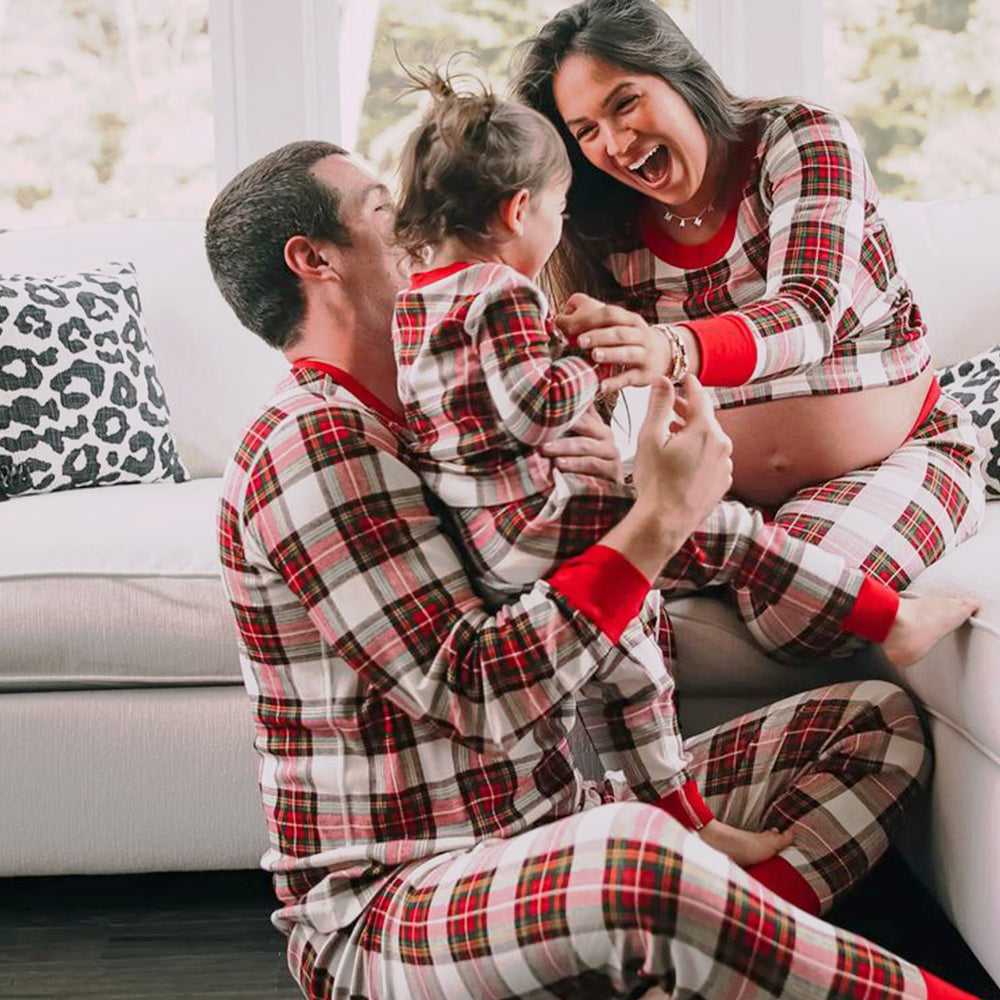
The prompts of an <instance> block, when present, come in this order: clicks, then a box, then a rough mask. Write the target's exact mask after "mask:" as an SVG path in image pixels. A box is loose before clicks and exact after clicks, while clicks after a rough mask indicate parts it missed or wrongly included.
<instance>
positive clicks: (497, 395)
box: [393, 264, 598, 507]
mask: <svg viewBox="0 0 1000 1000" xmlns="http://www.w3.org/2000/svg"><path fill="white" fill-rule="evenodd" d="M438 274H440V275H442V276H439V277H437V279H436V280H418V281H415V282H414V283H413V286H412V287H411V288H409V289H407V290H405V291H403V292H400V294H399V295H398V296H397V298H396V309H395V315H394V317H393V345H394V348H395V352H396V364H397V367H398V370H399V379H398V382H399V384H398V389H399V398H400V400H401V401H402V403H403V415H404V417H405V420H406V425H407V427H408V428H409V429H410V431H411V432H412V441H411V442H410V448H411V450H412V451H413V453H414V454H415V455H417V456H418V458H419V459H420V460H421V461H420V463H419V470H420V474H421V476H422V477H423V479H424V480H425V482H426V483H427V485H428V486H429V487H430V488H431V489H432V490H433V491H434V493H436V494H437V495H438V496H439V497H441V498H442V500H444V502H445V503H447V504H448V505H449V506H451V507H491V506H494V505H496V504H503V503H509V502H510V501H512V500H519V499H521V498H523V497H525V496H528V495H530V494H534V493H546V492H548V491H549V489H551V487H552V480H551V476H550V466H551V463H550V462H548V461H546V460H545V459H544V458H542V457H541V456H540V455H539V454H538V453H537V451H536V448H537V446H538V445H540V444H542V443H543V442H545V441H548V440H551V439H553V438H558V437H561V436H562V435H563V434H564V433H565V432H566V431H567V430H568V429H569V428H570V427H572V426H573V424H574V423H576V421H577V420H578V419H579V418H580V417H581V416H582V415H583V413H584V411H585V410H586V409H587V407H588V406H590V404H591V403H592V402H593V401H594V397H595V395H596V394H597V388H598V377H597V372H596V369H595V368H594V366H593V365H592V364H591V363H590V362H589V361H587V360H585V359H584V358H583V357H580V356H578V355H574V354H568V353H564V351H563V349H564V347H565V344H564V342H563V341H562V338H561V337H560V336H559V335H558V334H557V332H556V331H555V329H554V328H553V326H552V324H551V322H550V320H549V318H548V305H547V304H546V301H545V296H544V295H543V294H542V292H541V291H540V290H539V289H538V288H537V287H536V286H535V285H534V284H533V283H532V282H531V281H529V280H528V279H527V278H526V277H524V276H523V275H522V274H519V273H518V272H517V271H515V270H514V269H513V268H510V267H507V266H506V265H504V264H470V265H469V266H468V267H462V268H461V269H459V270H457V271H456V270H454V269H452V268H445V269H442V270H441V271H440V272H427V273H426V274H425V276H424V278H425V279H430V278H432V277H434V276H436V275H438Z"/></svg>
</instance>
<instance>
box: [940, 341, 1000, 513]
mask: <svg viewBox="0 0 1000 1000" xmlns="http://www.w3.org/2000/svg"><path fill="white" fill-rule="evenodd" d="M938 377H939V379H940V382H941V388H942V389H947V390H948V394H949V395H950V396H954V398H955V399H957V400H958V401H959V402H960V403H961V404H962V405H963V406H964V407H965V408H966V409H967V410H968V411H969V412H970V413H971V414H972V420H973V423H975V425H976V429H977V431H978V432H979V440H980V442H981V443H982V445H983V447H984V448H985V449H986V457H985V459H984V461H983V478H984V479H985V480H986V496H987V497H991V498H995V497H1000V347H991V348H990V349H989V350H988V351H984V352H983V353H982V354H977V355H976V356H975V357H974V358H968V359H967V360H965V361H959V362H958V363H956V364H954V365H950V366H948V367H946V368H942V369H940V370H939V372H938Z"/></svg>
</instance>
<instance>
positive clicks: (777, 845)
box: [698, 819, 792, 868]
mask: <svg viewBox="0 0 1000 1000" xmlns="http://www.w3.org/2000/svg"><path fill="white" fill-rule="evenodd" d="M698 835H699V836H700V837H701V839H702V840H704V841H705V843H706V844H708V845H709V846H710V847H714V848H715V849H716V850H717V851H722V853H723V854H728V855H729V857H730V858H731V859H732V860H733V861H735V862H736V864H738V865H739V866H740V867H741V868H749V867H750V866H751V865H757V864H760V862H761V861H767V859H768V858H773V857H774V856H775V855H776V854H777V853H778V852H779V851H783V850H784V849H785V848H786V847H789V846H790V845H791V843H792V831H791V830H785V832H784V833H780V832H779V831H778V830H763V831H761V832H760V833H756V832H754V831H753V830H741V829H740V828H739V827H736V826H730V825H729V824H728V823H722V822H720V821H719V820H717V819H713V820H712V821H711V822H710V823H708V824H707V825H706V826H704V827H703V828H702V829H701V830H699V831H698Z"/></svg>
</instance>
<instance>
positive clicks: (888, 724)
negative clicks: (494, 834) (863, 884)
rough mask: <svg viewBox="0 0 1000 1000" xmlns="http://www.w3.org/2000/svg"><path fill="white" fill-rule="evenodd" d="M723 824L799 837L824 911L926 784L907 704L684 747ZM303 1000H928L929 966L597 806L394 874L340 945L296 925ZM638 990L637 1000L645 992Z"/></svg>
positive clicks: (659, 829)
mask: <svg viewBox="0 0 1000 1000" xmlns="http://www.w3.org/2000/svg"><path fill="white" fill-rule="evenodd" d="M687 747H688V749H689V751H690V753H691V755H692V762H691V768H692V773H694V774H695V775H696V776H697V779H698V782H699V784H701V785H702V786H703V788H704V789H705V792H706V795H707V796H708V797H709V799H710V801H711V802H712V805H713V806H714V808H715V809H716V811H717V813H718V815H719V816H720V818H724V819H725V820H726V821H727V822H730V823H733V824H736V825H739V826H743V827H747V828H751V829H757V828H763V827H765V826H771V825H777V826H780V827H783V828H784V827H788V826H792V828H793V829H794V831H795V844H794V845H793V846H792V848H790V849H789V850H787V851H786V852H784V856H785V857H786V859H787V860H788V861H790V862H791V863H792V864H793V865H795V867H796V868H797V870H799V871H800V872H801V873H802V874H803V875H804V876H805V877H806V878H807V879H808V880H809V881H810V884H811V885H812V886H813V887H814V889H815V890H816V891H817V893H818V894H819V895H820V897H821V899H822V900H823V905H824V907H828V906H829V905H830V903H831V902H832V900H833V899H834V898H835V897H837V896H839V895H840V894H841V893H842V892H844V891H845V890H846V889H847V888H849V887H850V886H851V885H852V884H854V883H855V882H856V881H857V880H858V879H859V878H860V877H862V876H863V875H864V873H865V872H866V871H867V870H868V868H869V867H870V866H871V865H872V864H873V863H874V862H875V861H876V860H877V859H878V857H879V856H880V855H881V854H882V852H883V851H884V849H885V847H886V842H887V841H886V829H887V827H891V826H892V825H893V824H894V822H895V821H896V820H897V819H898V818H899V815H900V813H901V812H902V810H903V809H904V808H905V806H906V804H907V802H908V801H909V800H910V799H911V798H912V797H913V796H914V794H915V793H916V792H917V790H918V788H919V785H920V783H921V781H922V780H924V779H925V778H926V774H927V756H926V751H925V747H924V743H923V737H922V732H921V727H920V723H919V720H918V719H917V716H916V713H915V711H914V708H913V705H912V702H910V700H909V698H908V697H907V696H906V695H905V694H904V693H903V692H902V691H900V690H899V689H898V688H896V687H894V686H893V685H890V684H886V683H884V682H880V681H867V682H855V683H847V684H838V685H834V686H832V687H828V688H824V689H821V690H819V691H814V692H808V693H806V694H803V695H798V696H796V697H794V698H790V699H787V700H786V701H783V702H780V703H778V704H777V705H773V706H771V707H769V708H767V709H763V710H761V711H760V712H756V713H752V714H750V715H748V716H744V717H742V718H741V719H737V720H734V721H732V722H730V723H726V724H724V725H723V726H721V727H719V728H717V729H715V730H712V731H710V732H708V733H705V734H702V735H700V736H698V737H696V738H695V739H693V740H689V741H688V743H687ZM289 964H290V968H291V969H292V972H293V975H294V976H295V977H296V979H297V980H298V982H299V983H300V985H301V986H302V988H303V991H304V992H305V994H306V995H307V996H308V997H310V998H336V1000H360V998H362V997H364V998H366V1000H381V998H386V1000H389V998H395V997H400V998H401V997H421V998H424V1000H437V998H448V1000H459V998H465V997H468V998H470V1000H471V998H475V1000H494V998H495V1000H500V998H504V1000H513V998H517V997H520V998H530V1000H535V998H538V1000H540V998H544V997H565V998H570V997H586V998H594V1000H598V998H601V1000H603V998H608V997H623V996H626V995H638V992H639V990H641V988H642V986H643V985H646V986H649V985H653V984H659V985H661V986H662V987H663V988H664V989H665V990H666V991H667V992H668V993H670V994H671V995H674V996H703V997H712V1000H737V998H740V1000H764V998H773V997H776V996H777V997H788V998H797V997H801V998H813V997H828V998H831V1000H834V998H852V1000H854V998H856V1000H862V998H864V1000H880V998H885V1000H896V998H903V997H906V998H912V1000H922V998H923V997H924V996H925V995H926V990H925V986H924V982H923V979H922V977H921V975H920V972H919V970H918V969H916V967H914V966H913V965H911V964H909V963H907V962H906V961H904V960H902V959H900V958H898V957H895V956H893V955H891V954H889V953H888V952H886V951H884V950H883V949H881V948H879V947H878V946H876V945H874V944H872V943H870V942H868V941H865V940H864V939H863V938H860V937H857V936H855V935H852V934H849V933H847V932H845V931H841V930H838V929H837V928H834V927H832V926H830V925H828V924H826V923H825V922H823V921H822V920H820V919H817V918H813V917H811V916H809V915H807V914H806V913H804V912H803V911H801V910H798V909H796V908H795V907H793V906H791V905H790V904H788V903H786V902H785V901H784V900H783V899H781V898H780V897H778V896H776V895H774V894H773V893H771V892H770V891H768V890H767V889H765V888H764V887H763V886H761V885H760V884H759V883H757V882H756V881H754V880H753V879H752V878H751V877H750V876H748V875H747V873H746V872H744V871H743V870H742V869H740V868H739V867H737V866H736V865H734V864H732V863H731V862H730V861H729V860H728V858H726V857H725V856H724V855H722V854H719V853H717V852H716V851H714V850H712V849H711V848H709V847H708V846H707V845H705V844H704V842H702V841H701V840H700V839H699V838H698V836H697V835H695V834H692V833H689V832H686V831H685V830H684V829H683V828H682V827H681V826H680V825H679V824H677V823H676V822H674V821H673V820H672V819H671V818H670V817H668V816H667V815H666V814H664V813H663V812H662V811H660V810H656V809H652V808H649V807H648V806H645V805H641V804H637V803H616V804H612V805H609V804H605V805H600V804H598V805H596V806H595V807H593V808H588V809H585V810H584V811H583V812H580V813H577V814H576V815H573V816H570V817H566V818H561V819H557V820H554V821H552V822H549V823H546V824H545V825H540V826H538V827H537V828H535V829H533V830H530V831H527V832H524V833H521V834H519V835H517V836H513V837H509V838H505V839H500V840H496V839H494V840H486V841H484V842H482V843H480V844H479V845H477V846H476V847H475V848H474V849H472V850H468V849H459V850H454V851H448V852H445V853H442V854H441V855H440V856H438V857H436V858H432V859H426V860H422V861H418V862H414V863H412V864H410V865H407V866H403V867H401V868H399V869H398V870H397V871H396V872H395V873H393V875H392V877H391V879H389V880H388V881H387V882H386V883H385V884H384V885H383V886H382V889H381V891H380V892H379V893H378V895H377V896H376V897H375V898H374V899H373V901H372V903H371V905H370V906H369V907H368V908H367V910H366V911H365V912H364V914H363V915H362V916H361V918H360V919H359V920H358V921H357V922H356V923H355V924H354V925H353V926H352V927H350V928H345V929H344V930H343V931H341V932H340V933H332V934H331V933H330V932H329V931H326V930H324V929H322V928H320V927H317V926H316V925H315V924H311V923H309V922H300V923H297V924H295V925H294V926H293V927H292V928H291V933H290V939H289ZM632 991H635V992H634V993H633V992H632Z"/></svg>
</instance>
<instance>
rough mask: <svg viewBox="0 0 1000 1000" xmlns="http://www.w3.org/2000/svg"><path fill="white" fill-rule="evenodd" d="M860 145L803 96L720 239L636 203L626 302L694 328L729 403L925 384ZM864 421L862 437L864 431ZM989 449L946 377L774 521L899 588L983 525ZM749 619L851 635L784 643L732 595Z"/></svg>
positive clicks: (790, 647)
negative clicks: (912, 421) (885, 438)
mask: <svg viewBox="0 0 1000 1000" xmlns="http://www.w3.org/2000/svg"><path fill="white" fill-rule="evenodd" d="M878 206H879V195H878V191H877V189H876V186H875V182H874V179H873V178H872V176H871V172H870V170H869V168H868V164H867V162H866V160H865V157H864V153H863V152H862V149H861V144H860V141H859V139H858V137H857V135H856V133H855V132H854V130H853V128H852V127H851V125H850V124H849V122H847V120H846V119H844V118H843V117H841V116H839V115H837V114H835V113H833V112H831V111H828V110H825V109H822V108H818V107H813V106H809V105H804V104H793V105H786V106H784V107H782V108H780V109H777V110H775V111H774V112H772V113H771V114H770V116H769V118H768V119H767V120H766V123H765V126H764V128H763V131H762V134H761V138H760V140H759V142H758V145H757V149H756V154H755V161H754V167H753V170H752V174H751V177H750V180H749V181H748V182H747V184H746V185H745V187H744V190H743V192H742V196H741V199H740V200H739V201H738V202H737V204H736V205H734V206H733V207H732V209H731V210H730V212H729V214H728V216H727V218H726V220H725V222H724V224H723V226H722V229H721V230H720V232H719V233H718V234H717V235H716V236H714V237H713V238H712V239H711V240H710V241H709V242H708V243H706V244H704V245H701V246H683V245H681V244H679V243H676V242H674V241H672V240H670V239H669V238H668V237H667V236H666V235H665V234H664V233H663V232H662V231H661V230H659V229H658V228H657V226H656V224H655V221H654V220H653V217H652V215H651V213H650V211H649V206H648V205H647V206H644V207H643V208H641V209H640V211H639V214H638V216H637V219H636V222H635V225H634V226H632V227H630V229H631V231H630V232H629V233H628V234H627V235H626V236H625V237H624V238H623V240H622V243H621V245H620V246H619V247H617V248H615V252H613V253H612V254H611V255H610V256H609V258H608V259H607V261H606V264H607V266H608V268H609V270H610V272H611V274H612V275H613V277H614V278H615V279H616V281H617V282H618V283H619V285H620V286H621V289H622V299H621V303H622V304H623V305H624V306H626V307H627V308H629V309H632V310H634V311H636V312H638V313H640V314H641V315H642V316H643V317H644V318H645V319H646V320H647V321H648V322H650V323H653V324H657V323H659V324H682V325H684V326H687V327H688V328H689V329H690V330H691V331H692V333H693V334H694V335H695V337H696V339H697V340H698V343H699V345H700V348H701V355H702V370H701V373H700V375H701V380H702V382H703V383H704V384H705V385H707V386H710V387H712V392H713V394H714V397H715V402H716V405H717V406H718V407H720V408H727V407H733V406H742V405H746V404H750V403H756V402H760V401H762V400H769V399H781V398H785V397H789V396H801V395H810V394H817V395H819V394H824V393H844V392H856V391H859V390H862V389H869V388H873V387H877V386H887V385H897V384H899V383H903V382H907V381H910V380H911V379H914V378H916V377H917V376H918V375H919V374H920V373H921V372H923V371H924V370H925V369H926V368H927V366H928V365H929V364H930V360H931V359H930V353H929V350H928V347H927V342H926V339H925V333H926V327H925V324H924V321H923V319H922V317H921V313H920V309H919V308H918V306H917V304H916V303H915V302H914V300H913V295H912V292H911V290H910V288H909V285H908V284H907V283H906V280H905V278H904V277H903V275H902V274H901V273H900V271H899V269H898V267H897V264H896V260H895V256H894V254H893V247H892V241H891V239H890V236H889V233H888V230H887V229H886V225H885V222H884V220H883V219H882V217H881V215H880V214H879V208H878ZM859 430H863V429H862V428H859ZM982 458H983V452H982V448H981V445H980V444H979V442H978V441H977V439H976V434H975V429H974V426H973V423H972V420H971V417H970V416H969V414H968V412H967V411H966V410H965V409H964V408H963V407H962V406H961V404H959V403H958V402H957V401H956V400H954V399H952V398H950V397H949V396H947V395H944V394H941V392H940V388H939V386H938V385H937V383H936V381H935V382H934V383H933V384H932V387H931V392H930V393H929V395H928V397H927V400H926V401H925V404H924V408H923V410H922V413H921V418H920V419H919V420H918V423H917V425H916V426H915V427H914V428H913V430H912V432H911V434H910V436H909V438H908V439H907V440H906V441H905V442H904V443H903V444H902V445H901V446H900V447H899V448H898V449H897V450H896V451H895V452H893V453H892V454H891V455H889V456H888V457H887V458H886V459H885V460H884V461H882V462H881V463H880V464H878V465H873V466H868V467H866V468H863V469H859V470H857V471H855V472H851V473H848V474H847V475H845V476H841V477H840V478H838V479H835V480H833V481H831V482H827V483H822V484H819V485H817V486H810V487H806V488H804V489H801V490H799V491H798V492H797V493H796V494H795V495H793V496H792V497H790V498H789V499H788V500H787V501H786V502H785V503H783V504H782V505H781V506H780V507H779V508H778V509H777V511H776V512H774V514H773V520H774V523H775V524H777V525H779V526H780V527H781V528H783V529H784V530H785V531H787V532H788V533H789V534H790V535H792V536H794V537H796V538H799V539H802V540H804V541H808V542H812V543H814V544H816V545H818V546H820V547H821V548H823V549H824V550H825V551H827V552H829V553H831V554H835V555H838V556H840V557H842V558H843V560H844V562H845V564H846V565H848V566H852V567H860V568H861V569H863V570H864V571H865V572H866V573H867V574H869V575H870V576H872V577H874V578H875V579H877V580H878V581H880V582H882V583H883V584H885V585H887V586H889V587H892V588H893V589H894V590H897V591H898V590H903V589H905V588H906V587H907V586H908V585H909V583H910V582H911V581H912V580H913V579H914V578H915V577H916V576H917V575H918V574H919V573H920V572H921V570H923V569H924V568H926V567H927V566H928V565H930V564H931V563H932V562H934V561H935V560H937V559H939V558H940V557H941V555H943V554H944V552H946V551H947V550H948V549H950V548H952V547H954V546H955V545H957V544H958V543H959V542H961V541H963V540H965V539H966V538H968V537H970V536H971V535H973V534H974V533H975V532H976V531H977V530H978V527H979V524H980V522H981V520H982V516H983V511H984V503H985V495H984V485H983V478H982V471H981V462H982ZM736 594H737V602H738V604H739V606H740V608H741V612H742V614H743V615H744V617H746V618H748V620H751V621H753V623H754V626H755V628H757V629H759V630H761V631H762V632H764V633H769V634H772V635H773V636H774V637H775V639H776V640H777V641H774V642H772V645H774V646H776V647H777V649H778V650H779V651H782V652H784V653H787V654H789V655H802V654H803V653H818V652H828V651H832V649H833V648H834V647H835V646H837V645H838V644H839V643H841V642H843V636H839V637H838V636H837V635H836V634H834V633H832V632H830V631H829V630H826V629H822V628H821V629H815V630H810V631H808V632H806V633H800V634H798V635H794V636H791V635H789V636H788V638H787V639H786V640H785V641H781V640H780V638H779V636H780V632H781V630H782V629H783V628H784V624H783V623H775V622H773V621H771V620H769V619H772V618H773V617H774V613H775V612H774V609H763V610H762V612H761V615H759V616H756V617H755V616H754V612H753V609H754V608H755V607H759V603H758V602H757V601H756V600H755V598H754V595H753V592H752V590H751V589H750V588H746V587H741V588H737V589H736Z"/></svg>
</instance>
